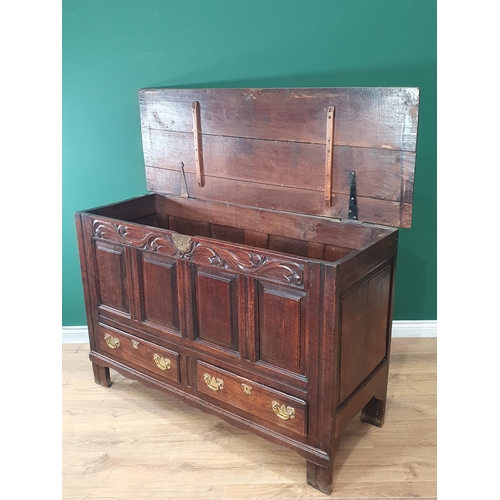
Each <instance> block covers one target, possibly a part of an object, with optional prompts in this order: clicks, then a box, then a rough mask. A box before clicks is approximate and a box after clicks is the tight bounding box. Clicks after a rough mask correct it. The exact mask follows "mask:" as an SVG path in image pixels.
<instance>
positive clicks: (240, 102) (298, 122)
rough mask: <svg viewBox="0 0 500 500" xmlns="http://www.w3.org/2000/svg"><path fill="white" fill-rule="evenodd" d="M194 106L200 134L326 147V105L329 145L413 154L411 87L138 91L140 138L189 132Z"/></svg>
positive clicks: (414, 102) (414, 98) (415, 93)
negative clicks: (331, 117)
mask: <svg viewBox="0 0 500 500" xmlns="http://www.w3.org/2000/svg"><path fill="white" fill-rule="evenodd" d="M193 101H198V102H199V103H200V116H201V128H202V130H203V134H210V135H222V136H228V137H248V138H253V139H271V140H281V141H295V142H310V143H317V144H325V132H326V126H325V124H326V120H325V116H326V113H327V109H328V107H330V106H333V107H335V115H336V119H335V144H336V145H348V146H359V147H376V148H382V149H400V150H404V151H415V146H416V136H417V121H418V102H419V91H418V89H414V88H413V89H412V88H337V89H331V88H316V89H314V88H308V89H141V90H140V91H139V103H140V107H141V117H142V127H143V131H144V132H143V133H145V134H147V131H148V130H149V129H150V128H151V129H158V130H173V131H178V132H188V133H191V130H192V126H193V123H192V116H191V106H192V102H193ZM143 140H144V143H146V144H147V142H148V140H147V137H144V139H143ZM323 166H324V163H323V162H322V163H321V167H323ZM322 171H323V168H322Z"/></svg>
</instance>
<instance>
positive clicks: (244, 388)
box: [241, 384, 252, 396]
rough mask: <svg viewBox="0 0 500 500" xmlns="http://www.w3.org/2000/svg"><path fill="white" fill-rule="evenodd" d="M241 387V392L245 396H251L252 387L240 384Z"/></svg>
mask: <svg viewBox="0 0 500 500" xmlns="http://www.w3.org/2000/svg"><path fill="white" fill-rule="evenodd" d="M241 386H242V387H243V392H244V393H245V394H248V395H249V396H250V395H251V394H252V387H250V386H249V385H247V384H241Z"/></svg>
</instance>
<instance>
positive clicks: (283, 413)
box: [272, 401, 295, 420]
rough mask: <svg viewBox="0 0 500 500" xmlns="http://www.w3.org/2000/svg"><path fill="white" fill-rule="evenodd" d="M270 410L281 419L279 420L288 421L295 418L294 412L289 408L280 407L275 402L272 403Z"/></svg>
mask: <svg viewBox="0 0 500 500" xmlns="http://www.w3.org/2000/svg"><path fill="white" fill-rule="evenodd" d="M272 408H273V411H274V413H276V415H277V416H278V418H281V420H288V419H290V418H295V410H294V409H293V408H292V407H291V406H287V407H286V408H285V405H281V406H280V404H279V403H278V402H277V401H273V402H272Z"/></svg>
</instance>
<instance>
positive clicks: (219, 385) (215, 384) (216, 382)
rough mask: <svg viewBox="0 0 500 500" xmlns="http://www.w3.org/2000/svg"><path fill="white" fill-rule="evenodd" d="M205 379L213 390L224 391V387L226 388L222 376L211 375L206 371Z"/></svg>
mask: <svg viewBox="0 0 500 500" xmlns="http://www.w3.org/2000/svg"><path fill="white" fill-rule="evenodd" d="M203 380H204V381H205V384H207V385H208V388H209V389H212V391H222V389H224V380H222V379H221V378H215V377H211V376H210V375H209V374H208V373H205V374H204V375H203Z"/></svg>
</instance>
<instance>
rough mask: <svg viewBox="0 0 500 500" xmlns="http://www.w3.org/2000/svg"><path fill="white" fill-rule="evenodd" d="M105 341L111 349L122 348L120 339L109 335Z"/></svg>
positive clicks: (105, 337) (106, 335)
mask: <svg viewBox="0 0 500 500" xmlns="http://www.w3.org/2000/svg"><path fill="white" fill-rule="evenodd" d="M104 340H105V341H106V344H108V345H109V347H111V349H116V348H118V347H120V339H119V338H117V337H112V336H111V335H110V334H109V333H105V334H104Z"/></svg>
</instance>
